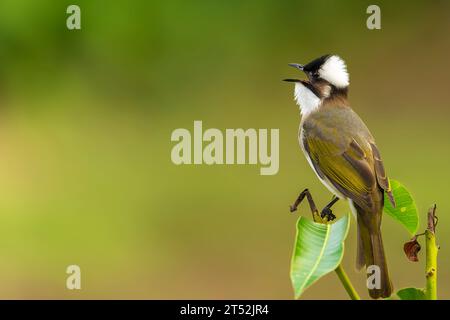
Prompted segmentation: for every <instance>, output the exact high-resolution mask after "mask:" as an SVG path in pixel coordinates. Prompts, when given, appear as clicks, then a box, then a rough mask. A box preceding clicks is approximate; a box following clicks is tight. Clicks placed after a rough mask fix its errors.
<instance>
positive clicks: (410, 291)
mask: <svg viewBox="0 0 450 320" xmlns="http://www.w3.org/2000/svg"><path fill="white" fill-rule="evenodd" d="M397 296H398V298H399V299H400V300H426V297H425V292H424V291H423V289H417V288H405V289H401V290H399V291H398V292H397Z"/></svg>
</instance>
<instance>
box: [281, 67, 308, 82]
mask: <svg viewBox="0 0 450 320" xmlns="http://www.w3.org/2000/svg"><path fill="white" fill-rule="evenodd" d="M288 66H290V67H293V68H296V69H298V70H300V71H303V65H302V64H298V63H288ZM283 81H286V82H302V80H299V79H283Z"/></svg>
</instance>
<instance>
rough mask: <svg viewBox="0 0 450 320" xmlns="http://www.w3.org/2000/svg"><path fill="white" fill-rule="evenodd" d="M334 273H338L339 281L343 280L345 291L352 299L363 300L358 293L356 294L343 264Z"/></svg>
mask: <svg viewBox="0 0 450 320" xmlns="http://www.w3.org/2000/svg"><path fill="white" fill-rule="evenodd" d="M334 271H335V272H336V274H337V276H338V277H339V280H341V283H342V285H343V286H344V288H345V291H347V293H348V295H349V296H350V299H352V300H361V298H360V297H359V294H358V292H356V290H355V288H354V287H353V285H352V283H351V282H350V279H349V277H348V276H347V273H346V272H345V270H344V268H343V267H342V264H340V265H339V266H338V267H337V268H336V270H334Z"/></svg>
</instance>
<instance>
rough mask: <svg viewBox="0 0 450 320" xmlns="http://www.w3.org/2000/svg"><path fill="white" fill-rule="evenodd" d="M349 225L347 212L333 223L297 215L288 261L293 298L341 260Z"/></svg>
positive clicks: (331, 269) (335, 266)
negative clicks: (294, 239) (291, 253)
mask: <svg viewBox="0 0 450 320" xmlns="http://www.w3.org/2000/svg"><path fill="white" fill-rule="evenodd" d="M349 225H350V219H349V216H348V215H346V216H344V217H343V218H341V219H339V220H338V221H336V222H335V223H332V224H323V223H316V222H313V221H311V220H309V219H307V218H305V217H300V219H299V220H298V222H297V236H296V243H295V248H294V254H293V256H292V261H291V281H292V285H293V287H294V291H295V298H296V299H297V298H298V297H300V295H301V294H302V293H303V291H304V290H305V289H306V288H308V287H309V286H311V285H312V284H313V283H314V282H316V281H317V280H319V279H320V278H321V277H323V276H324V275H326V274H327V273H329V272H331V271H333V270H335V269H336V268H337V267H338V265H339V264H340V263H341V260H342V257H343V255H344V240H345V238H346V237H347V233H348V229H349Z"/></svg>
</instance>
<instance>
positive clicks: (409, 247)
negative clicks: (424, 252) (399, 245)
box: [403, 237, 421, 262]
mask: <svg viewBox="0 0 450 320" xmlns="http://www.w3.org/2000/svg"><path fill="white" fill-rule="evenodd" d="M420 248H421V247H420V244H419V242H417V237H414V238H412V239H411V240H409V241H408V242H406V243H405V244H404V245H403V251H405V254H406V257H407V258H408V259H409V260H410V261H413V262H417V261H419V258H418V257H417V254H418V253H419V251H420Z"/></svg>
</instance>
